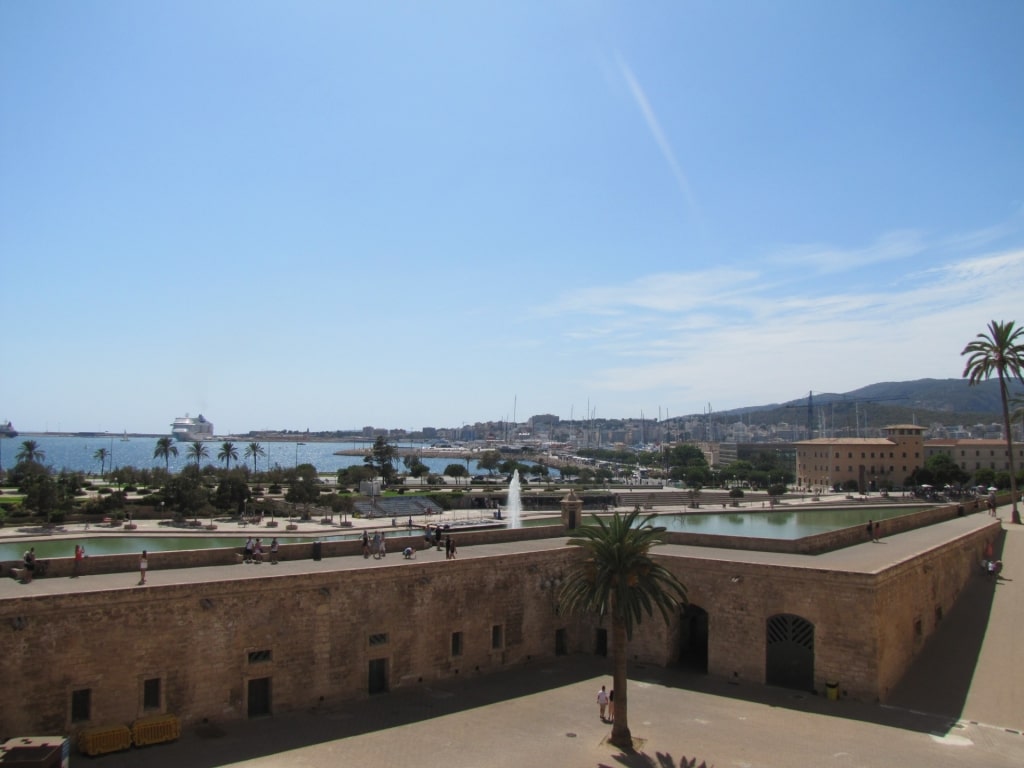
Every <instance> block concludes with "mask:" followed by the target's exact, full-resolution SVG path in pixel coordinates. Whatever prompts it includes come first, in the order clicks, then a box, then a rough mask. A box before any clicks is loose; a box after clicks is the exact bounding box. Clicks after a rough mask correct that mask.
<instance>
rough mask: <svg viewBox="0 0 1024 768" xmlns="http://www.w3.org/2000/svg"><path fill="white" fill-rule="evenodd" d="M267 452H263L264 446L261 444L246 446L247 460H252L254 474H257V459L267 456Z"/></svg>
mask: <svg viewBox="0 0 1024 768" xmlns="http://www.w3.org/2000/svg"><path fill="white" fill-rule="evenodd" d="M266 455H267V452H266V451H265V450H263V446H262V445H260V444H259V443H249V444H248V445H247V446H245V458H247V459H249V458H251V459H252V473H253V474H254V475H255V474H256V457H257V456H266Z"/></svg>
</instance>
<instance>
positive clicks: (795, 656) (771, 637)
mask: <svg viewBox="0 0 1024 768" xmlns="http://www.w3.org/2000/svg"><path fill="white" fill-rule="evenodd" d="M767 629H768V632H767V651H766V657H765V682H766V683H767V684H768V685H781V686H783V687H784V688H797V689H800V690H802V691H810V690H813V689H814V625H813V624H811V622H809V621H807V619H804V618H802V617H800V616H794V615H793V614H789V613H781V614H778V615H776V616H772V617H771V618H770V619H768V628H767Z"/></svg>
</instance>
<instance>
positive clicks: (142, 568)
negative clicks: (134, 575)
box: [139, 550, 149, 584]
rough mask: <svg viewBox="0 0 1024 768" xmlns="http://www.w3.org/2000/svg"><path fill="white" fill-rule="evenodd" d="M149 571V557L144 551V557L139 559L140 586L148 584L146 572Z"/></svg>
mask: <svg viewBox="0 0 1024 768" xmlns="http://www.w3.org/2000/svg"><path fill="white" fill-rule="evenodd" d="M148 570H149V557H147V555H146V550H142V557H140V558H139V584H145V583H146V571H148Z"/></svg>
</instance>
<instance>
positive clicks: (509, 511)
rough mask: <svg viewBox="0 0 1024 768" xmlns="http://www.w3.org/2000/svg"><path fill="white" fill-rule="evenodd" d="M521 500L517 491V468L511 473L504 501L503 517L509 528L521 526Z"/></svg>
mask: <svg viewBox="0 0 1024 768" xmlns="http://www.w3.org/2000/svg"><path fill="white" fill-rule="evenodd" d="M522 516H523V500H522V498H521V497H520V491H519V470H518V469H517V470H515V471H514V472H513V473H512V480H511V481H510V482H509V484H508V501H506V502H505V517H506V518H507V519H508V523H507V526H508V527H509V528H521V527H522V525H523V521H522Z"/></svg>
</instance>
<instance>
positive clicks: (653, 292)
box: [0, 0, 1024, 433]
mask: <svg viewBox="0 0 1024 768" xmlns="http://www.w3.org/2000/svg"><path fill="white" fill-rule="evenodd" d="M1022 33H1024V4H1022V3H1019V2H1014V1H1013V0H988V1H986V0H982V1H981V2H971V3H968V2H951V1H945V0H940V1H939V2H934V1H930V2H913V1H911V0H900V1H899V2H895V1H894V2H872V1H871V0H865V1H858V2H841V1H836V2H820V1H814V2H802V1H801V0H791V1H787V2H770V3H769V2H758V1H757V0H747V1H745V2H730V1H728V0H725V1H723V2H682V1H679V2H645V3H629V2H615V1H613V0H607V1H605V2H584V1H583V0H561V2H559V1H558V0H555V1H554V2H552V1H551V0H547V1H545V2H534V1H533V0H523V1H522V2H515V3H507V2H437V3H417V2H387V1H384V2H379V3H355V2H352V3H348V2H315V1H313V0H306V1H305V2H302V1H299V2H283V0H282V1H281V2H256V1H248V2H241V1H239V2H228V1H226V0H220V1H217V0H215V1H214V2H209V0H204V1H202V2H191V1H190V0H178V1H176V2H174V3H156V2H129V1H127V0H126V1H124V2H115V1H113V0H110V1H104V2H99V1H94V2H89V1H88V0H83V1H82V2H75V3H68V2H51V1H50V0H35V1H34V2H4V3H0V267H2V269H0V276H2V277H0V280H2V291H3V299H2V301H0V313H2V315H0V316H2V321H3V327H4V329H5V331H6V332H5V334H4V342H3V350H2V360H3V374H2V375H0V418H9V419H11V420H12V421H13V422H14V424H15V426H16V427H17V428H18V429H20V430H43V429H50V430H57V429H61V430H70V431H79V430H111V431H120V430H121V429H128V430H129V431H146V432H163V431H165V430H166V429H167V428H168V425H169V423H170V421H171V419H172V418H173V417H174V416H179V415H184V414H185V413H186V412H189V413H191V414H193V415H195V414H196V413H199V412H202V413H203V414H204V415H206V416H207V417H209V418H210V419H211V420H212V421H213V422H214V423H215V425H216V427H217V431H218V432H219V433H226V432H244V431H248V430H250V429H263V428H275V429H305V428H307V427H308V428H310V429H312V430H320V429H351V428H359V427H362V426H365V425H375V426H387V427H404V428H407V429H418V428H420V427H422V426H459V425H461V424H462V423H466V422H468V423H472V422H475V421H484V420H498V419H510V418H512V417H513V415H515V416H516V417H518V418H520V419H523V418H525V417H527V416H529V415H531V414H536V413H554V414H557V415H559V416H561V417H563V418H566V419H568V418H570V416H573V417H575V418H581V417H583V416H585V414H586V412H587V409H588V407H589V408H590V409H591V412H593V413H595V414H596V415H597V416H598V417H627V416H633V417H639V416H640V414H641V412H643V413H644V415H646V416H647V417H654V416H657V415H658V414H659V413H661V414H662V415H663V416H664V415H669V416H677V415H683V414H685V413H695V412H696V413H699V412H701V411H702V410H704V409H705V408H706V407H707V405H708V404H710V405H711V407H712V408H713V409H714V410H718V411H720V410H726V409H728V408H732V407H737V406H743V405H755V404H762V403H770V402H778V401H783V400H789V399H793V398H797V397H800V396H803V395H806V393H807V392H808V391H809V390H813V391H815V392H845V391H849V390H852V389H855V388H857V387H860V386H864V385H867V384H871V383H874V382H877V381H902V380H908V379H916V378H924V377H934V378H947V377H959V376H960V375H961V373H962V369H963V359H962V358H961V357H960V351H961V350H962V349H963V347H964V345H965V344H966V343H968V342H969V341H971V340H972V339H973V337H974V336H975V334H977V333H979V332H982V331H984V330H985V327H986V324H987V323H988V322H989V321H990V320H993V319H995V320H1017V321H1018V322H1024V316H1021V313H1020V308H1021V305H1022V303H1021V286H1024V87H1022V83H1024V46H1022V45H1021V44H1020V39H1021V35H1022Z"/></svg>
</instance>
